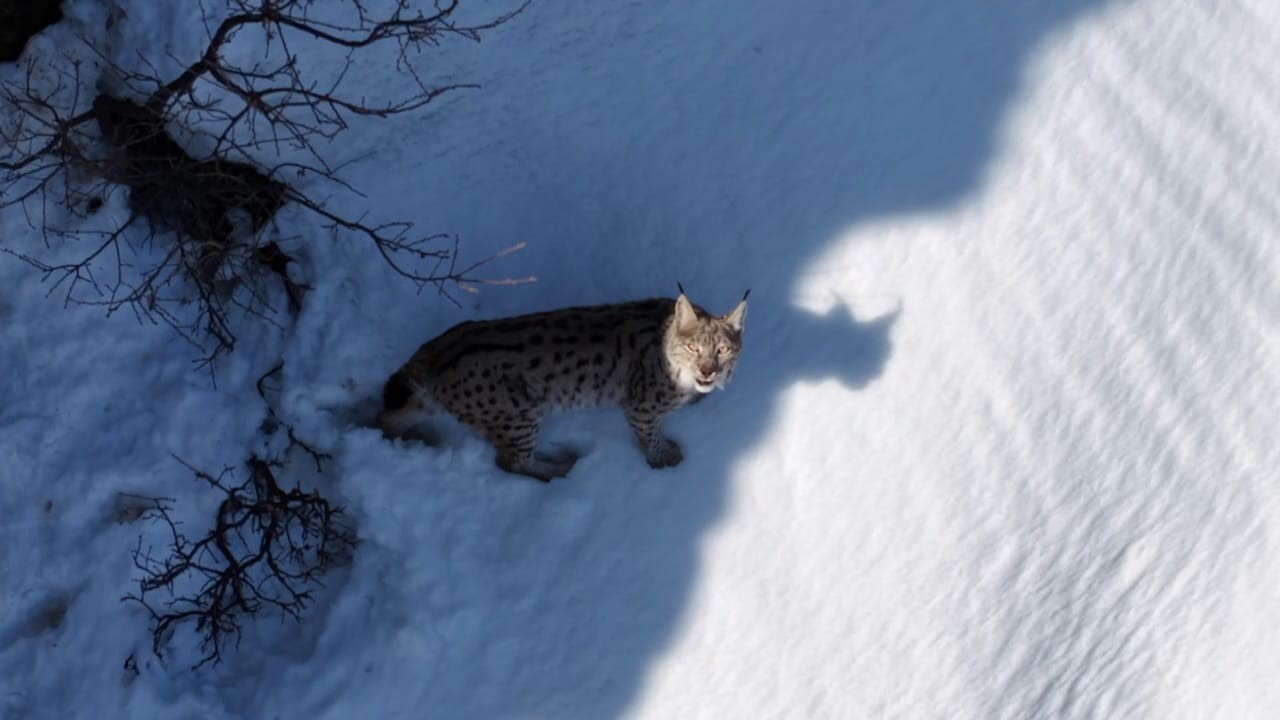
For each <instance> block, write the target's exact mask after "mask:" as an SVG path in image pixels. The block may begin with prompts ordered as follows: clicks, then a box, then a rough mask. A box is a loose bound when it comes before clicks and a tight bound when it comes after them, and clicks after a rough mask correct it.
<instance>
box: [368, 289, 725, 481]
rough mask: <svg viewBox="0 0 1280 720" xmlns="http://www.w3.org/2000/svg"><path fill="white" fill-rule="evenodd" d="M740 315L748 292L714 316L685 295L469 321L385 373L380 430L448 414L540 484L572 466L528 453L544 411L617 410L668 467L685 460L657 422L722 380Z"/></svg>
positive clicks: (397, 430) (656, 462) (655, 459)
mask: <svg viewBox="0 0 1280 720" xmlns="http://www.w3.org/2000/svg"><path fill="white" fill-rule="evenodd" d="M746 314H747V297H746V295H743V298H742V301H741V302H739V303H738V305H737V307H735V308H734V309H733V310H732V311H731V312H729V313H728V314H726V315H723V316H716V315H712V314H710V313H708V312H707V311H706V310H703V309H702V308H700V307H698V306H697V305H694V304H693V303H691V302H689V299H688V298H687V297H686V296H685V295H684V292H683V291H682V292H681V293H680V296H679V297H677V298H676V299H674V300H672V299H668V298H654V299H650V300H640V301H636V302H628V303H620V304H616V305H596V306H591V307H574V308H566V309H563V310H554V311H551V312H543V313H536V314H533V315H522V316H519V317H513V318H505V319H499V320H484V321H478V322H465V323H462V324H460V325H456V326H454V327H453V328H451V329H449V330H447V331H445V332H444V333H443V334H441V335H439V336H438V337H436V338H435V339H433V340H431V341H429V342H427V343H426V344H425V345H423V346H422V347H421V348H419V349H418V351H417V352H416V353H414V355H413V357H412V358H410V359H409V361H408V362H407V363H405V365H404V366H403V367H401V368H400V369H399V370H397V371H396V372H395V373H393V374H392V375H391V378H390V379H389V380H387V383H386V386H385V387H384V388H383V410H382V412H381V413H380V414H379V416H378V424H379V426H381V427H382V429H383V431H384V432H385V433H386V434H387V435H389V436H400V435H404V434H405V433H406V432H407V431H408V430H409V429H411V428H412V427H413V426H414V425H416V424H417V423H418V422H420V421H421V420H422V419H423V417H424V416H425V415H428V414H430V413H431V412H432V411H433V409H435V408H440V409H444V410H446V411H448V412H449V413H451V414H452V415H454V416H455V417H456V418H458V419H459V420H460V421H462V422H463V423H466V424H467V425H470V426H471V427H473V428H475V429H476V430H478V431H479V432H480V433H481V434H482V435H484V436H485V438H486V439H488V440H489V442H490V443H491V444H492V445H493V446H494V449H495V450H497V463H498V466H499V467H501V468H503V469H504V470H507V471H509V472H514V473H519V474H522V475H528V476H531V477H535V478H538V479H539V480H544V481H548V480H550V479H551V478H554V477H563V476H564V475H565V474H566V473H568V472H569V470H570V468H572V467H573V464H574V462H576V460H577V458H576V457H573V456H566V455H563V454H562V455H560V456H549V455H544V454H541V453H536V452H535V446H536V443H537V437H538V425H539V422H540V420H541V418H542V417H543V415H544V414H546V413H548V412H552V411H557V410H565V409H570V408H575V407H589V406H602V405H608V406H621V408H622V409H623V411H624V412H625V413H626V416H627V421H628V423H629V424H630V426H631V429H632V431H633V432H634V433H635V438H636V442H637V443H639V445H640V449H641V450H642V451H643V452H644V454H645V459H646V460H647V461H648V462H649V465H651V466H652V467H655V468H659V467H669V466H672V465H675V464H677V463H679V462H680V461H681V460H682V459H683V453H682V452H681V450H680V446H678V445H677V444H676V443H675V442H674V441H672V440H671V439H669V438H667V437H666V436H664V435H663V434H662V419H663V418H664V417H666V415H667V414H669V413H671V412H672V411H674V410H676V409H678V408H680V407H681V406H683V405H686V404H688V403H690V402H694V401H696V400H698V399H701V398H702V397H703V396H704V395H705V394H706V393H709V392H711V391H712V390H715V389H716V388H723V387H724V386H725V384H726V383H727V382H728V381H729V379H730V377H731V376H732V375H733V368H734V365H735V363H736V362H737V360H738V353H739V352H740V351H741V349H742V327H743V322H744V321H745V320H746Z"/></svg>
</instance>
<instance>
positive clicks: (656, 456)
mask: <svg viewBox="0 0 1280 720" xmlns="http://www.w3.org/2000/svg"><path fill="white" fill-rule="evenodd" d="M645 459H646V460H648V461H649V467H652V468H664V467H673V466H675V465H679V464H680V461H681V460H684V453H683V452H681V451H680V446H679V445H677V444H676V443H675V441H674V440H671V439H670V438H661V439H660V440H659V441H658V442H657V443H655V444H654V445H653V447H650V448H649V452H648V453H647V454H646V455H645Z"/></svg>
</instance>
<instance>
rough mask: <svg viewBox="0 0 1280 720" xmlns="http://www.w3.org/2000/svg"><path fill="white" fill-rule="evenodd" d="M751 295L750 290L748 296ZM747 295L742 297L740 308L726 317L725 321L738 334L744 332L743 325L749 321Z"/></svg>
mask: <svg viewBox="0 0 1280 720" xmlns="http://www.w3.org/2000/svg"><path fill="white" fill-rule="evenodd" d="M750 294H751V291H750V290H748V291H747V295H750ZM747 295H743V296H742V301H741V302H739V303H738V307H736V308H734V309H733V312H731V313H729V314H728V315H725V316H724V320H725V322H727V323H729V327H731V328H733V329H734V330H736V331H738V332H742V323H744V322H746V320H747Z"/></svg>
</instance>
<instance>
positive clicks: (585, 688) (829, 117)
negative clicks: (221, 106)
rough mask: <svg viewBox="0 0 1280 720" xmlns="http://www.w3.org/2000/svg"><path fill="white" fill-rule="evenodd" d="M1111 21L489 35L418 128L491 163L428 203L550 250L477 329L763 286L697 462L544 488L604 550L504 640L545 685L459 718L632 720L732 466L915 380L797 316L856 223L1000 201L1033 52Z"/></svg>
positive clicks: (571, 6) (570, 571)
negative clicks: (889, 383) (893, 378)
mask: <svg viewBox="0 0 1280 720" xmlns="http://www.w3.org/2000/svg"><path fill="white" fill-rule="evenodd" d="M1103 1H1104V0H1047V1H1043V2H1026V1H1025V0H990V1H988V2H983V3H955V2H947V1H945V0H894V1H892V2H889V1H884V0H876V1H871V0H845V1H838V0H797V1H796V2H790V3H777V2H768V1H766V0H741V1H739V2H734V3H711V2H694V3H690V2H661V3H652V2H648V3H640V2H621V3H598V2H596V1H595V0H563V1H560V2H555V3H551V2H546V3H541V4H535V5H534V6H532V7H531V8H530V9H529V10H528V11H527V12H526V13H525V14H524V15H522V16H520V17H518V18H516V19H515V20H514V21H513V22H512V23H511V24H510V25H508V26H506V27H504V28H502V29H501V30H500V31H498V32H495V33H494V35H493V36H492V37H491V38H489V39H486V45H485V46H484V47H483V48H482V50H483V52H478V54H477V57H478V58H480V59H481V62H482V70H481V74H482V75H484V73H485V72H488V73H489V75H488V76H484V78H483V79H484V89H483V90H482V91H481V92H480V93H479V94H478V95H477V96H470V97H467V98H466V99H465V101H462V102H459V103H458V104H455V105H451V106H449V107H447V108H444V109H443V110H440V111H438V112H439V114H438V116H436V117H433V118H431V119H429V120H428V121H427V122H425V123H424V124H423V129H422V130H421V132H422V133H424V134H428V133H435V132H438V133H440V134H441V136H442V137H446V136H447V137H449V138H450V139H449V140H448V141H447V143H446V141H444V140H442V141H441V142H442V145H441V148H442V149H441V153H442V155H443V154H445V153H457V152H461V151H458V150H450V149H449V147H452V146H450V145H448V143H456V138H454V137H453V134H454V133H457V132H463V133H464V137H466V138H468V139H469V148H470V149H469V150H466V151H465V152H468V153H470V154H469V155H468V156H467V157H466V158H465V159H464V160H463V161H462V162H458V161H457V158H456V157H452V158H450V161H451V162H453V163H454V164H456V165H457V166H459V167H461V168H462V171H461V173H460V174H459V175H457V176H451V177H449V178H447V179H445V180H440V181H432V180H430V179H424V180H423V183H424V186H423V188H422V191H421V196H424V197H430V198H431V199H432V202H433V203H434V205H433V207H436V208H439V209H440V210H439V212H437V213H436V214H435V215H434V216H433V218H432V225H433V227H442V228H448V229H451V230H452V229H460V230H465V232H463V235H464V238H465V239H466V240H467V242H472V243H474V242H475V240H476V239H477V238H482V239H485V238H487V239H488V240H482V242H491V243H492V245H493V248H494V249H496V248H499V247H502V246H505V245H508V244H511V243H513V242H517V241H527V242H528V243H529V249H528V250H527V251H526V252H525V253H524V254H522V255H521V256H519V260H518V262H513V266H515V267H518V272H516V273H515V274H521V275H522V274H525V273H526V272H531V273H534V274H536V275H537V276H538V277H539V282H538V283H537V285H536V286H532V287H531V289H529V290H528V291H521V292H519V293H516V292H512V293H508V294H506V295H503V296H501V297H498V296H495V295H492V294H491V296H490V297H486V298H485V299H483V300H482V301H481V303H484V304H482V305H480V306H478V307H474V308H468V310H467V312H466V313H465V314H459V316H458V319H461V318H462V317H495V316H501V315H509V314H518V313H521V312H529V311H533V310H542V309H548V308H553V307H558V306H565V305H575V304H589V303H596V302H610V301H618V300H624V299H631V298H636V297H645V296H651V295H672V294H674V291H675V284H676V281H677V280H679V281H682V282H683V284H684V286H685V287H686V288H688V289H689V291H690V295H691V297H692V298H693V299H694V300H695V302H698V303H700V304H702V305H704V306H706V307H707V308H708V309H710V310H712V311H717V312H723V311H727V310H729V309H730V308H731V307H732V305H733V303H734V302H735V301H736V300H737V298H738V297H740V296H741V293H742V291H743V290H744V289H746V288H747V287H751V288H752V289H753V292H752V296H751V309H750V312H749V315H748V319H747V323H746V325H747V330H746V349H745V351H744V354H743V358H742V361H741V364H740V366H739V369H738V371H737V374H736V375H735V378H734V382H733V384H732V385H731V386H730V387H729V388H728V390H727V392H725V393H723V394H718V395H717V396H715V397H713V398H712V399H710V400H708V401H707V402H704V403H701V404H699V405H698V406H696V407H693V408H688V409H686V410H683V411H682V413H687V414H688V417H687V418H685V419H682V420H678V421H677V422H675V423H674V425H675V429H674V430H673V432H672V434H673V435H674V436H675V437H676V438H677V439H679V440H681V441H683V442H684V444H685V449H686V452H685V456H686V461H685V464H684V465H683V466H681V467H680V468H677V469H676V470H674V471H670V472H654V473H652V474H651V476H650V475H645V476H644V479H643V481H642V482H634V481H632V480H630V479H629V478H630V477H631V476H633V475H635V473H634V472H633V471H632V470H631V469H627V470H626V472H625V473H624V474H625V475H626V476H627V477H626V478H617V477H613V474H614V473H612V472H610V469H609V468H607V467H604V466H603V465H602V464H600V463H596V462H593V461H592V458H591V457H590V456H588V457H587V458H584V460H583V462H582V463H581V464H580V465H579V467H578V468H576V469H575V470H574V472H573V474H571V475H570V477H569V478H567V479H565V480H563V481H557V482H556V483H553V484H552V485H551V486H550V487H548V488H547V490H546V492H547V499H546V501H545V502H547V503H555V502H557V497H559V498H561V499H566V498H572V499H573V500H574V501H575V502H576V501H579V500H585V501H586V502H587V503H589V507H590V513H591V515H592V518H593V519H592V520H591V528H592V530H591V535H590V543H591V545H592V546H593V548H597V549H596V550H592V549H586V550H581V549H575V550H574V552H573V554H572V555H571V556H569V557H570V559H569V560H566V561H565V562H563V563H561V564H560V565H558V566H556V567H554V568H552V569H550V570H548V573H549V574H548V576H547V577H546V578H545V579H544V580H545V582H544V583H542V584H541V587H542V588H544V590H545V589H562V590H563V595H560V594H557V593H556V592H554V591H551V590H548V591H546V592H547V594H546V596H545V597H543V598H542V599H541V601H540V602H538V603H537V610H536V613H531V614H529V616H528V617H527V618H524V619H523V620H521V621H520V622H518V623H513V622H512V621H511V620H510V618H505V619H503V621H502V626H503V628H504V631H511V628H516V630H515V632H516V633H517V634H519V635H521V637H516V638H508V640H510V641H511V642H512V644H513V645H514V646H516V647H527V648H547V647H554V648H555V650H554V652H552V653H549V654H548V655H546V656H543V657H536V658H534V657H530V658H524V659H517V660H516V662H527V663H530V664H533V665H535V666H536V667H534V668H531V669H529V671H528V672H521V673H519V674H518V675H516V676H513V677H511V678H510V684H509V685H508V686H506V687H505V688H504V689H503V691H502V692H499V693H497V694H494V693H485V694H483V696H481V695H470V694H468V693H467V692H465V690H459V691H458V692H456V693H451V697H453V698H454V699H456V701H457V703H458V706H456V707H455V708H454V709H455V710H457V713H458V714H457V715H454V716H456V717H464V716H465V717H583V718H611V717H619V716H622V715H624V714H626V713H627V712H628V711H629V710H630V709H632V706H633V704H634V702H635V700H636V698H637V695H638V692H639V689H640V688H641V687H642V686H643V685H644V682H645V680H646V676H647V673H648V671H649V670H650V668H651V666H652V663H653V662H654V660H655V658H657V657H658V656H660V654H661V653H662V651H663V649H664V648H666V647H667V646H668V643H669V642H670V640H671V638H672V637H673V635H674V634H675V633H676V632H677V628H679V627H680V625H681V623H682V617H683V613H684V612H685V609H686V605H687V602H688V600H689V597H690V593H691V592H692V589H693V587H694V584H695V579H696V573H697V569H698V568H697V565H698V554H699V548H700V545H701V543H702V541H703V538H704V535H705V533H706V531H707V530H708V528H710V527H711V526H712V525H713V524H714V523H716V522H717V521H719V520H720V519H721V518H722V515H723V512H724V508H725V506H726V499H727V495H728V486H729V481H730V469H731V467H732V465H733V463H734V462H735V461H736V460H737V459H738V458H740V457H741V456H742V455H743V454H744V453H746V452H748V451H750V450H751V449H753V448H754V447H756V446H757V445H758V443H759V442H760V440H761V438H762V437H763V436H764V434H765V432H766V431H767V429H768V426H769V424H770V422H771V421H772V418H773V417H774V415H775V410H776V404H777V401H778V398H779V397H780V395H781V394H782V393H783V391H784V390H786V389H787V388H788V387H790V386H792V385H794V384H795V383H797V382H801V381H818V380H828V379H835V380H838V381H840V382H841V383H842V384H843V385H845V386H846V387H849V388H855V389H856V388H859V387H862V386H864V385H866V384H867V383H870V382H873V381H874V380H875V378H876V377H878V376H879V375H880V374H881V373H882V372H883V370H884V368H885V367H886V366H887V364H888V363H889V362H891V360H892V342H891V336H892V329H893V324H894V320H895V317H893V316H888V317H884V318H880V319H872V320H865V319H864V320H859V319H856V318H854V317H852V316H851V315H849V314H848V313H846V312H844V311H843V310H842V309H840V308H839V307H837V309H836V310H834V311H833V312H831V313H829V314H827V315H814V314H811V313H808V312H806V311H803V310H801V309H798V308H796V307H794V306H793V305H792V303H791V294H792V292H793V289H794V288H795V287H796V285H797V283H798V282H799V280H800V276H801V274H802V273H803V272H805V270H806V268H807V267H808V266H810V265H811V263H813V262H814V259H815V257H817V256H818V255H819V254H820V253H821V252H823V251H824V250H825V249H826V248H827V247H829V245H830V244H831V243H832V242H833V241H834V240H835V239H836V238H838V237H839V236H840V235H842V234H843V233H845V232H847V231H848V230H849V229H850V228H851V227H856V226H857V225H859V224H861V223H865V222H869V221H873V220H883V219H885V218H889V217H892V216H895V215H899V214H905V213H914V212H923V211H929V210H938V209H941V208H943V207H946V206H948V205H950V204H954V203H956V202H959V201H960V200H961V199H962V198H964V197H965V196H966V195H968V194H971V193H975V192H977V191H978V189H979V187H978V186H979V185H980V183H981V181H982V178H983V175H984V172H985V171H986V168H987V165H988V163H989V161H990V160H991V159H992V157H993V155H994V153H995V151H996V149H997V146H998V142H999V137H1000V129H1001V122H1002V118H1003V117H1004V116H1005V113H1006V112H1007V111H1008V110H1009V108H1010V106H1011V104H1012V103H1013V102H1014V101H1015V100H1016V98H1017V95H1018V93H1019V90H1020V74H1021V72H1022V71H1023V68H1024V66H1025V64H1026V63H1027V61H1028V58H1029V57H1030V56H1031V54H1032V53H1034V52H1035V51H1036V49H1037V47H1038V46H1039V45H1040V44H1041V43H1042V41H1043V40H1044V38H1045V37H1046V35H1048V34H1050V33H1053V32H1057V31H1061V30H1064V29H1065V27H1066V25H1067V24H1068V23H1070V22H1071V21H1073V20H1075V19H1078V18H1079V17H1080V16H1082V15H1083V14H1084V13H1086V12H1088V11H1090V10H1092V9H1094V8H1096V7H1097V6H1099V5H1101V4H1102V2H1103ZM460 128H461V129H460ZM433 182H434V183H435V184H433ZM472 247H475V246H474V245H472ZM540 247H542V248H554V252H551V251H547V252H545V253H540V252H539V248H540ZM600 287H607V288H610V289H611V291H612V292H615V293H616V294H615V295H612V296H609V297H597V296H595V294H594V290H592V289H594V288H600ZM584 288H585V289H586V291H584ZM848 290H849V292H850V293H856V292H857V289H856V288H849V289H848ZM531 298H532V299H533V302H532V303H531ZM910 310H911V309H910V308H909V307H907V308H903V312H910ZM422 339H425V338H422ZM415 342H416V341H415ZM406 348H409V343H408V341H406ZM615 430H616V432H617V433H619V437H622V436H623V434H625V432H626V431H625V428H624V426H623V425H622V423H621V420H618V422H617V425H616V428H615V427H614V426H607V427H605V428H603V429H602V431H608V432H610V433H613V432H614V431H615ZM682 432H683V434H681V433H682ZM635 461H636V463H640V462H641V461H640V460H639V457H638V455H637V458H636V460H635ZM786 481H787V478H778V482H786ZM557 551H558V549H557V548H554V547H552V548H548V552H557ZM513 652H516V653H517V654H518V653H519V651H513ZM726 662H735V663H736V662H768V659H767V658H757V659H749V658H732V659H726ZM459 676H460V677H462V678H465V677H466V676H467V673H466V672H465V671H460V672H459Z"/></svg>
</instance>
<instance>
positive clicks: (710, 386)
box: [693, 378, 716, 393]
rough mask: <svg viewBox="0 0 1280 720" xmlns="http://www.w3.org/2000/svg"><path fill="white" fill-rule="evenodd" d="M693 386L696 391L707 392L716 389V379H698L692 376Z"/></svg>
mask: <svg viewBox="0 0 1280 720" xmlns="http://www.w3.org/2000/svg"><path fill="white" fill-rule="evenodd" d="M693 387H694V389H696V390H697V391H698V392H700V393H709V392H711V391H712V390H715V389H716V381H715V380H700V379H698V378H694V379H693Z"/></svg>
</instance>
